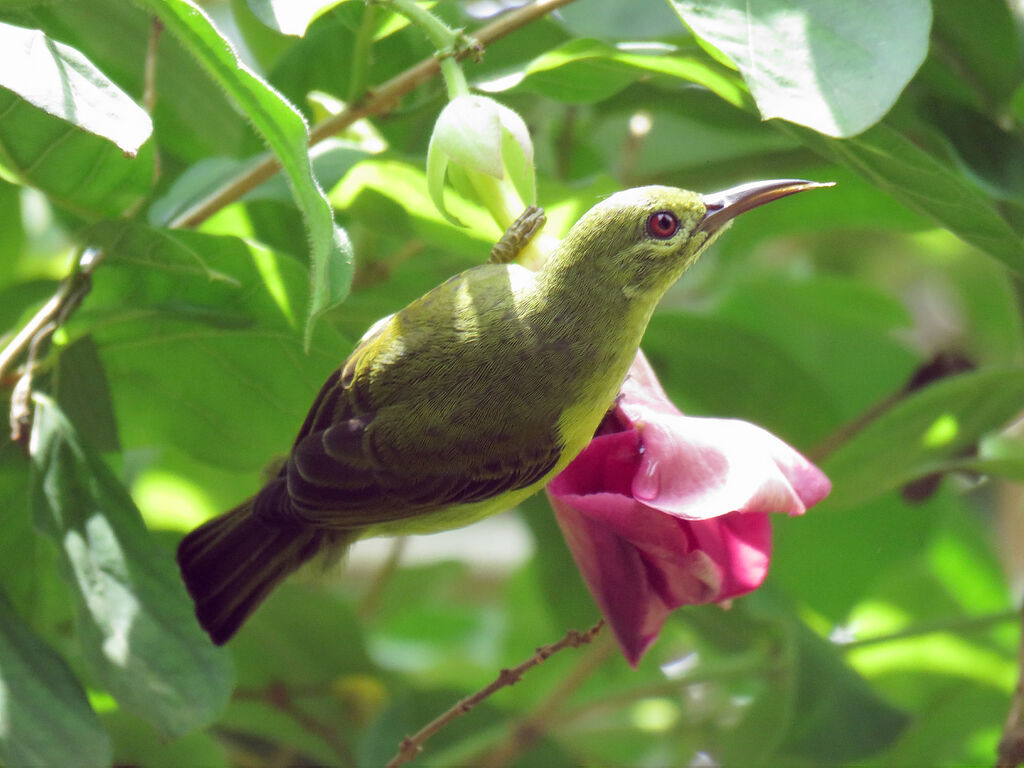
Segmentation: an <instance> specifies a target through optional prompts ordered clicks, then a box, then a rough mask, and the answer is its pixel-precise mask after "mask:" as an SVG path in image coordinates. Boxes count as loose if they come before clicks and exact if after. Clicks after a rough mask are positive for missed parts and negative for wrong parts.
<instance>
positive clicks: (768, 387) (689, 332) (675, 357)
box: [643, 312, 837, 446]
mask: <svg viewBox="0 0 1024 768" xmlns="http://www.w3.org/2000/svg"><path fill="white" fill-rule="evenodd" d="M643 348H644V351H645V352H646V353H647V356H648V358H649V359H650V361H651V364H652V365H653V366H654V367H655V370H657V372H658V375H659V377H660V378H661V380H662V384H663V385H664V386H665V388H666V390H667V391H668V392H669V394H670V395H671V396H672V398H673V400H674V402H675V403H676V405H678V406H679V407H680V408H681V409H682V410H684V411H686V412H692V413H694V415H696V413H702V414H707V415H721V416H729V417H730V418H733V417H735V418H742V419H748V420H750V421H753V422H755V423H757V424H760V425H761V426H763V427H764V428H765V429H768V430H770V431H772V432H775V433H776V434H778V435H779V436H780V437H782V438H783V439H785V440H787V441H789V442H792V443H795V444H797V445H802V446H809V445H812V444H813V443H814V441H816V440H820V439H821V438H822V437H824V436H825V435H826V434H827V433H828V432H829V430H830V429H831V428H832V426H833V425H834V423H835V420H836V419H837V409H836V406H835V404H834V403H833V402H832V400H831V397H830V395H829V393H828V392H827V390H826V389H825V388H824V387H823V386H822V384H821V383H820V382H819V381H817V380H816V379H815V377H814V374H813V372H812V371H810V370H808V368H807V366H806V364H805V363H801V362H800V361H798V360H796V359H794V358H793V357H791V356H790V355H789V354H788V352H787V351H786V350H785V349H783V348H781V347H780V346H779V345H777V344H775V343H774V342H773V341H772V340H771V339H770V338H766V337H765V336H764V335H763V334H758V333H754V332H752V331H750V330H747V329H746V328H744V327H743V326H741V325H739V324H738V323H735V322H732V321H729V320H727V319H724V318H719V317H705V316H700V315H690V314H683V313H668V312H663V313H658V314H656V315H655V316H654V317H653V318H652V319H651V324H650V326H648V328H647V333H646V334H645V335H644V342H643ZM695 371H700V374H699V375H694V372H695Z"/></svg>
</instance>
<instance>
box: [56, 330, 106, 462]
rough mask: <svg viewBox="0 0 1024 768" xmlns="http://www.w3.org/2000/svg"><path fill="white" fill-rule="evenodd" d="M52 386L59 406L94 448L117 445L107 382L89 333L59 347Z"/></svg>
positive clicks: (102, 448) (100, 448) (101, 450)
mask: <svg viewBox="0 0 1024 768" xmlns="http://www.w3.org/2000/svg"><path fill="white" fill-rule="evenodd" d="M53 390H54V398H55V399H56V400H57V403H58V404H59V405H60V408H61V410H62V411H63V412H64V413H65V414H66V415H67V417H68V418H69V419H70V420H71V421H72V423H74V424H75V425H76V426H77V427H78V429H79V430H80V431H81V432H82V433H83V434H86V435H89V443H90V445H91V446H92V447H93V448H94V449H95V450H97V451H100V452H107V451H117V450H119V449H120V440H119V439H118V436H117V420H116V419H115V418H114V406H113V403H112V402H111V400H110V383H109V382H108V381H107V375H106V372H105V371H104V370H103V362H102V361H101V360H100V356H99V352H98V351H97V349H96V343H95V342H94V341H93V339H92V337H91V336H83V337H81V338H79V339H76V340H75V341H74V342H72V343H71V344H70V345H68V346H67V347H65V348H64V349H62V350H61V353H60V357H59V358H58V360H57V366H56V371H55V374H54V381H53Z"/></svg>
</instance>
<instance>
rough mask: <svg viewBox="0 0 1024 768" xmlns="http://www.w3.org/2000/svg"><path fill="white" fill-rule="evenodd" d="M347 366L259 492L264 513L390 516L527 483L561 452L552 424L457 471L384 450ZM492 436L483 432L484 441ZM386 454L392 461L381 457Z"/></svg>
mask: <svg viewBox="0 0 1024 768" xmlns="http://www.w3.org/2000/svg"><path fill="white" fill-rule="evenodd" d="M345 370H352V367H351V366H349V365H346V366H343V368H341V369H339V370H338V371H336V372H335V373H334V374H332V376H331V377H330V379H329V380H328V382H327V383H326V384H325V385H324V387H323V388H322V389H321V390H320V394H319V395H318V396H317V399H316V401H315V402H314V404H313V407H312V408H311V409H310V412H309V415H308V416H307V418H306V421H305V423H304V424H303V426H302V429H301V430H300V432H299V435H298V437H297V438H296V440H295V443H294V446H293V448H292V452H291V454H290V455H289V457H288V461H287V463H286V464H285V466H284V467H283V469H282V470H281V478H280V480H278V481H276V482H275V483H271V484H270V485H268V487H267V488H265V489H264V491H263V492H261V494H260V496H261V497H262V499H261V500H262V504H261V503H260V500H258V501H257V504H256V508H257V512H258V513H259V514H260V515H261V516H264V517H266V516H267V515H268V514H269V515H270V516H271V517H276V518H277V522H285V521H291V522H296V523H302V524H305V525H312V526H315V527H318V528H324V529H332V530H345V529H350V528H359V527H364V526H367V525H373V524H379V523H385V522H392V521H396V520H401V519H404V518H411V517H415V516H417V515H421V514H424V513H428V512H431V511H434V510H438V509H442V508H445V507H449V506H452V505H456V504H469V503H475V502H481V501H486V500H487V499H490V498H494V497H495V496H498V495H500V494H502V493H506V492H508V491H513V490H517V489H520V488H525V487H527V486H529V485H532V484H534V483H535V482H537V481H538V480H540V479H541V478H542V477H544V476H545V475H546V474H548V472H550V471H551V469H553V468H554V466H555V465H556V464H557V463H558V460H559V458H560V456H561V444H560V441H559V439H558V436H557V434H556V433H555V432H554V430H551V431H548V432H547V433H546V434H544V435H543V436H538V439H536V440H534V441H532V444H531V446H530V450H528V451H523V450H520V449H518V448H517V447H516V444H513V445H512V446H510V450H509V453H508V454H507V455H506V456H499V457H498V458H497V459H496V458H495V450H494V447H493V445H492V446H488V450H486V451H484V450H480V451H479V454H480V455H481V456H483V455H485V454H486V456H487V457H488V458H487V460H486V461H480V462H477V463H474V462H472V461H470V462H468V463H467V462H465V461H463V462H459V463H458V464H457V466H458V469H457V470H456V471H454V472H451V473H445V472H444V471H439V470H441V469H442V468H443V467H446V466H449V465H446V464H439V463H438V462H435V461H431V462H424V461H423V452H422V451H414V450H409V451H408V452H407V455H403V448H402V447H401V446H394V445H389V446H387V449H386V451H382V450H380V449H379V447H375V445H374V439H373V437H374V435H373V426H374V419H375V416H376V414H375V413H374V412H366V411H365V410H364V409H363V408H361V407H359V405H357V401H359V400H366V399H368V398H367V397H366V393H365V392H362V391H361V388H360V387H359V386H358V383H357V382H353V380H352V377H351V376H349V377H347V381H346V377H345V376H344V375H343V372H344V371H345ZM345 384H348V385H349V386H345ZM396 407H401V406H396ZM358 411H363V412H362V413H358V415H356V414H357V412H358ZM488 437H489V436H488V435H487V434H481V435H479V441H480V444H481V447H482V446H483V445H484V444H486V443H487V442H488ZM462 448H463V453H464V454H465V455H469V456H472V455H473V454H474V453H476V451H474V447H473V446H472V445H463V446H462ZM382 452H386V453H387V455H388V460H387V461H386V463H385V462H381V461H380V459H379V458H378V457H377V455H376V454H378V453H382ZM424 464H426V465H427V466H423V465H424ZM281 481H284V482H283V483H282V482H281ZM284 490H287V493H286V494H285V493H282V491H284ZM274 510H276V513H275V512H274Z"/></svg>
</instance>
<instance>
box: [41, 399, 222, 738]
mask: <svg viewBox="0 0 1024 768" xmlns="http://www.w3.org/2000/svg"><path fill="white" fill-rule="evenodd" d="M35 406H36V407H35V414H34V418H35V421H34V425H33V432H32V465H33V507H34V514H35V521H36V527H37V528H38V529H39V530H40V531H41V532H43V533H45V534H46V535H47V536H48V537H49V538H50V539H51V540H52V541H53V543H54V545H55V546H56V547H57V548H58V550H59V552H60V559H61V568H62V572H63V575H64V578H65V580H66V581H67V583H68V585H69V586H70V587H71V590H72V593H73V595H74V597H75V602H76V608H77V610H76V614H77V617H76V627H77V633H78V637H79V640H80V642H81V646H82V651H83V656H84V659H85V660H86V662H87V663H88V664H89V666H90V668H91V669H92V671H93V673H94V674H95V675H96V676H97V678H98V679H99V680H101V681H102V683H103V685H104V686H106V687H107V689H108V690H110V692H111V693H112V694H113V695H114V696H115V697H116V698H117V700H118V703H119V704H120V705H121V707H123V708H124V709H126V710H128V711H130V712H133V713H135V714H137V715H139V716H140V717H143V718H145V719H146V720H148V721H149V722H151V723H152V724H153V725H154V726H156V727H157V728H158V729H159V730H160V731H162V732H163V733H165V734H166V735H168V736H177V735H180V734H183V733H186V732H187V731H190V730H192V729H193V728H197V727H199V726H201V725H204V724H206V723H208V722H210V721H211V720H212V719H213V718H214V717H215V716H216V715H217V714H218V713H219V712H220V711H221V709H223V707H224V706H225V704H226V703H227V698H228V696H229V694H230V692H231V678H232V674H231V671H230V666H229V664H228V662H227V659H226V657H225V654H224V652H223V651H221V650H219V649H216V648H215V647H214V646H213V645H212V644H211V643H210V642H209V639H208V638H207V637H206V635H205V634H204V633H203V631H202V630H201V629H200V628H199V625H198V623H197V622H196V620H195V617H194V615H193V610H192V602H191V600H190V599H189V597H188V595H187V594H186V592H185V587H184V585H183V584H182V582H181V579H180V577H179V576H178V572H177V568H175V565H174V560H173V556H172V554H171V552H170V551H168V550H166V549H164V548H162V547H160V546H158V545H157V544H156V543H155V542H154V541H153V539H152V538H151V537H150V534H149V533H148V532H147V531H146V528H145V526H144V525H143V523H142V519H141V518H140V517H139V513H138V510H137V509H136V508H135V505H134V504H133V503H132V500H131V498H130V497H129V496H128V494H127V492H126V491H125V490H124V488H123V486H121V484H120V483H118V482H117V480H116V478H115V477H114V476H113V474H112V473H111V471H110V470H109V469H108V468H107V467H106V465H105V464H104V463H103V462H102V461H101V460H100V459H99V458H97V457H96V456H95V455H94V454H93V453H92V452H91V451H90V449H89V448H88V447H87V446H86V445H85V444H84V443H83V442H82V440H81V438H80V437H79V436H78V433H77V432H76V431H75V429H74V428H73V427H72V425H71V424H70V423H69V422H68V421H67V420H66V419H65V417H64V415H63V414H62V413H61V412H60V411H59V409H58V408H57V406H56V404H55V403H54V402H53V401H52V400H50V399H49V398H46V397H45V396H42V395H37V396H36V399H35Z"/></svg>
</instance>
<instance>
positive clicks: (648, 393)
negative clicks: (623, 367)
mask: <svg viewBox="0 0 1024 768" xmlns="http://www.w3.org/2000/svg"><path fill="white" fill-rule="evenodd" d="M624 404H625V406H626V408H623V407H622V406H623V405H624ZM631 405H638V406H643V407H645V408H648V409H650V410H653V411H657V412H661V413H664V414H671V415H682V412H681V411H680V410H679V409H678V408H676V406H675V404H674V403H673V402H672V401H671V400H669V399H668V395H666V394H665V390H664V389H662V387H661V382H660V381H658V377H657V376H656V375H655V373H654V369H653V368H651V364H650V363H649V362H647V357H646V356H645V355H644V353H643V350H641V349H638V350H637V351H636V359H635V360H633V365H632V366H630V368H629V375H628V376H626V380H625V381H624V382H622V387H621V388H620V390H619V406H620V407H619V410H620V411H622V413H623V415H627V416H628V414H629V410H628V409H629V406H631Z"/></svg>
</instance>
